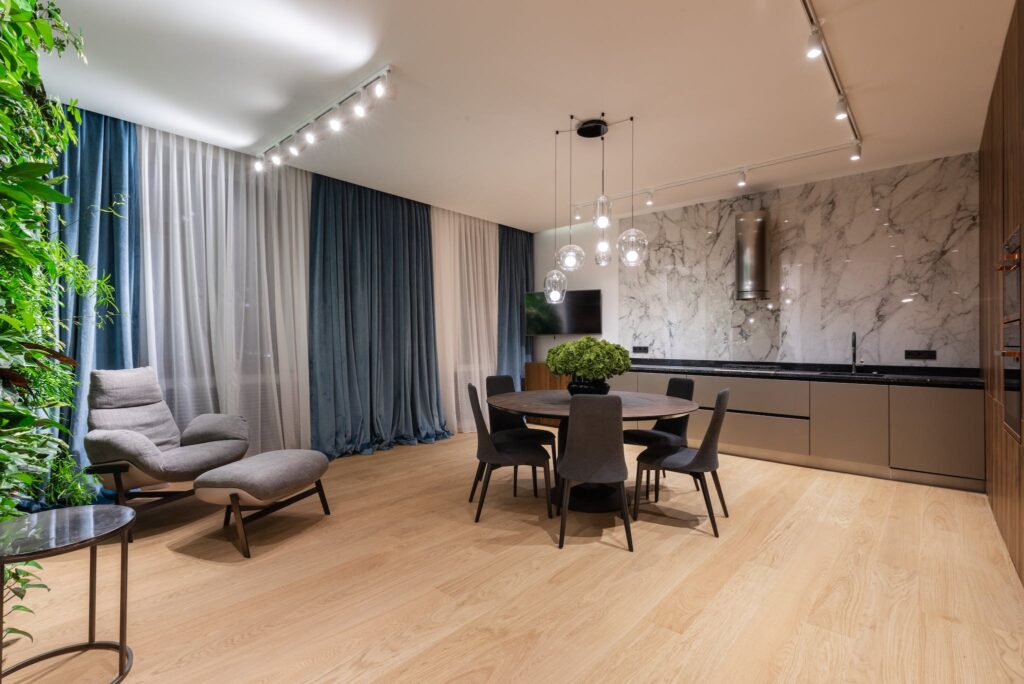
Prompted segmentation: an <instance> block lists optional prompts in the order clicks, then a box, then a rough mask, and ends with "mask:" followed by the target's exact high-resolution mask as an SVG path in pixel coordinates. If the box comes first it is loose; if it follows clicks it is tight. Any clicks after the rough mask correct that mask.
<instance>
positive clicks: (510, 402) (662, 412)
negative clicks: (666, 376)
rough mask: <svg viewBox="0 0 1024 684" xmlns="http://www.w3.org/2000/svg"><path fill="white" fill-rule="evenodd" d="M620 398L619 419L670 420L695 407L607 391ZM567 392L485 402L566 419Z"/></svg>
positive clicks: (511, 410) (527, 394)
mask: <svg viewBox="0 0 1024 684" xmlns="http://www.w3.org/2000/svg"><path fill="white" fill-rule="evenodd" d="M611 394H614V395H615V396H618V397H621V398H622V418H623V420H655V419H657V418H674V417H676V416H685V415H687V414H690V413H693V412H694V411H696V410H697V409H698V408H700V407H699V406H698V405H697V404H695V403H694V402H692V401H688V400H686V399H678V398H676V397H668V396H665V395H664V394H646V393H644V392H611ZM570 398H571V397H570V395H569V392H568V391H566V390H527V391H525V392H509V393H507V394H499V395H497V396H494V397H489V398H488V399H487V403H488V404H490V405H491V406H493V407H494V408H498V409H501V410H502V411H508V412H509V413H518V414H520V415H524V416H536V417H540V418H568V417H569V399H570Z"/></svg>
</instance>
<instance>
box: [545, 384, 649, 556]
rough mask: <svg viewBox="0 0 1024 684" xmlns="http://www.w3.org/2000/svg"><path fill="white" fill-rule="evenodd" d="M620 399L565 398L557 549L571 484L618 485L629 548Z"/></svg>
mask: <svg viewBox="0 0 1024 684" xmlns="http://www.w3.org/2000/svg"><path fill="white" fill-rule="evenodd" d="M622 446H623V442H622V399H621V398H620V397H617V396H615V395H607V396H601V395H594V394H580V395H576V396H574V397H573V398H572V399H571V400H570V401H569V435H568V437H567V439H566V443H565V452H564V453H563V454H562V456H561V458H559V459H558V465H557V471H558V474H559V475H560V476H561V478H562V524H561V529H560V531H559V533H558V548H562V547H563V546H564V545H565V519H566V517H568V512H569V496H570V489H571V488H572V484H573V483H574V482H575V483H576V484H582V483H595V484H618V486H619V497H620V498H621V499H622V521H623V523H624V524H625V527H626V543H627V544H628V546H629V550H630V551H632V550H633V533H632V531H631V530H630V527H629V511H628V509H627V504H626V484H625V483H626V478H627V477H629V470H628V468H626V454H625V451H624V450H623V448H622Z"/></svg>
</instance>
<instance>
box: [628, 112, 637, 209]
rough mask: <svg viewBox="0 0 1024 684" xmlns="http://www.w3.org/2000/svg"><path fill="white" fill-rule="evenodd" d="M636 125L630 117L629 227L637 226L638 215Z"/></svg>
mask: <svg viewBox="0 0 1024 684" xmlns="http://www.w3.org/2000/svg"><path fill="white" fill-rule="evenodd" d="M635 206H636V125H635V124H634V123H633V117H629V227H630V228H635V227H636V226H634V225H633V224H634V223H636V216H635V215H634V209H633V208H634V207H635Z"/></svg>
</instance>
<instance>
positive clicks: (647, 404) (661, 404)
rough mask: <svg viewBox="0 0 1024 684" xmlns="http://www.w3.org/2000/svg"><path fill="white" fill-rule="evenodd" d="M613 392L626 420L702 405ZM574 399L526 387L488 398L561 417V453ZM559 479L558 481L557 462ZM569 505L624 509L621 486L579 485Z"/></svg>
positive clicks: (528, 412)
mask: <svg viewBox="0 0 1024 684" xmlns="http://www.w3.org/2000/svg"><path fill="white" fill-rule="evenodd" d="M610 394H613V395H615V396H617V397H619V398H621V399H622V419H623V420H657V419H659V418H677V417H680V416H687V415H689V414H691V413H693V412H694V411H696V410H697V409H698V408H700V406H698V405H697V404H696V403H695V402H692V401H690V400H688V399H680V398H678V397H670V396H667V395H664V394H647V393H645V392H616V391H613V392H610ZM570 399H572V396H571V395H570V394H569V392H568V391H567V390H525V391H523V392H508V393H506V394H497V395H495V396H493V397H488V398H487V403H488V405H490V406H493V407H494V408H496V409H499V410H501V411H507V412H508V413H515V414H518V415H521V416H526V417H530V418H557V419H558V421H559V425H558V454H559V456H561V454H564V453H565V442H566V438H567V437H568V434H569V402H570ZM555 478H556V481H557V479H558V467H557V464H556V466H555ZM626 489H627V490H629V489H630V488H629V487H627V488H626ZM560 491H561V488H559V487H555V488H554V490H553V491H552V493H551V494H552V496H554V497H556V498H557V496H558V493H559V492H560ZM556 503H557V502H556ZM569 508H571V509H572V510H574V511H584V512H590V513H597V512H611V511H621V510H622V507H621V502H620V501H619V490H618V487H616V486H612V485H607V484H598V483H584V484H579V485H576V486H574V487H573V488H572V490H571V493H570V495H569Z"/></svg>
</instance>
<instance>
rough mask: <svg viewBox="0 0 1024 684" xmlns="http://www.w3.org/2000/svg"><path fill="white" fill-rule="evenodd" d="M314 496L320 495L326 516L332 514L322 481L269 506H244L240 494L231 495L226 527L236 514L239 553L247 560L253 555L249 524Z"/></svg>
mask: <svg viewBox="0 0 1024 684" xmlns="http://www.w3.org/2000/svg"><path fill="white" fill-rule="evenodd" d="M314 494H317V495H319V497H320V505H321V506H322V507H323V509H324V515H330V514H331V508H330V506H328V505H327V494H326V493H325V492H324V485H323V483H322V482H320V480H317V481H316V482H314V483H313V486H312V487H311V488H309V489H307V490H305V491H302V492H299V493H298V494H295V495H294V496H290V497H288V498H287V499H282V500H280V501H275V502H274V503H272V504H270V505H267V506H243V505H241V503H239V500H238V494H232V495H231V503H230V504H229V505H228V506H225V507H224V525H223V526H224V527H227V526H228V525H230V524H231V514H232V513H234V514H235V531H236V532H237V533H238V544H239V551H241V552H242V555H243V556H245V557H246V558H251V557H252V555H251V554H250V553H249V538H248V536H247V535H246V534H245V526H246V524H248V523H254V522H256V521H257V520H259V519H260V518H263V517H266V516H268V515H270V514H271V513H273V512H275V511H279V510H281V509H282V508H285V507H286V506H291V505H292V504H293V503H295V502H297V501H302V500H303V499H305V498H306V497H308V496H313V495H314ZM242 511H256V513H253V514H252V515H248V516H245V517H242Z"/></svg>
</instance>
